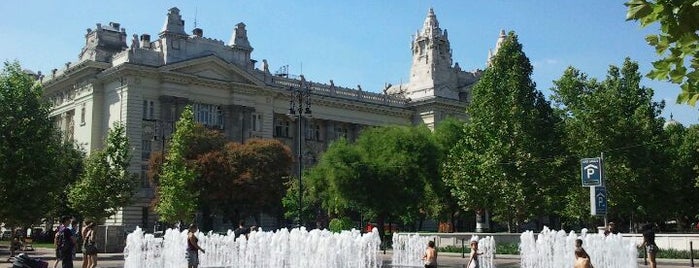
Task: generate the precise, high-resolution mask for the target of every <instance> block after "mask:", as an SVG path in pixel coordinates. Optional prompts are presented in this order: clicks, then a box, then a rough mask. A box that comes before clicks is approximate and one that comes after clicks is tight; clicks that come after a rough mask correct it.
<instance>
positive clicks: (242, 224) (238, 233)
mask: <svg viewBox="0 0 699 268" xmlns="http://www.w3.org/2000/svg"><path fill="white" fill-rule="evenodd" d="M249 233H250V228H247V227H245V220H240V221H239V222H238V228H237V229H235V231H233V235H235V238H233V239H234V240H237V239H238V237H239V236H241V235H245V239H248V234H249Z"/></svg>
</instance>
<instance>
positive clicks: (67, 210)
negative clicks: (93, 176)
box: [45, 141, 86, 219]
mask: <svg viewBox="0 0 699 268" xmlns="http://www.w3.org/2000/svg"><path fill="white" fill-rule="evenodd" d="M58 153H59V155H58V156H57V157H56V159H57V160H58V162H57V166H56V169H57V171H58V172H57V173H56V174H55V177H54V179H55V180H56V181H57V182H58V184H59V185H61V186H60V189H57V190H56V191H54V192H51V193H47V194H48V195H49V196H50V197H51V198H52V201H51V202H50V205H51V207H50V208H49V210H48V212H47V213H46V215H45V218H48V219H58V218H60V217H61V216H64V215H79V214H80V212H78V211H76V210H75V209H74V208H72V207H71V205H70V201H69V198H68V193H69V192H70V190H71V188H72V187H73V186H74V185H75V184H76V183H77V182H78V181H79V180H80V177H81V176H82V174H83V172H84V169H85V161H86V159H85V151H83V150H82V148H81V147H80V146H79V145H78V144H77V142H75V141H66V142H62V145H61V147H60V149H59V151H58Z"/></svg>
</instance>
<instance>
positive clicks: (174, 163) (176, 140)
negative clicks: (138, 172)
mask: <svg viewBox="0 0 699 268" xmlns="http://www.w3.org/2000/svg"><path fill="white" fill-rule="evenodd" d="M194 129H195V123H194V113H193V112H192V107H191V106H187V107H185V109H184V111H183V112H182V114H181V115H180V119H179V120H178V121H177V124H176V127H175V133H173V135H172V139H171V140H170V142H169V146H168V149H169V150H168V153H167V155H166V156H165V162H164V164H163V171H162V174H161V175H160V176H159V184H158V186H157V200H158V201H157V203H156V206H155V211H156V212H157V213H158V215H159V216H160V219H161V220H162V221H164V222H169V223H175V222H178V221H184V220H192V219H193V218H194V213H195V211H196V209H197V205H198V202H199V201H198V200H199V189H196V188H195V187H194V182H195V180H196V178H197V174H196V172H195V169H194V167H193V166H192V164H190V163H188V162H187V160H186V158H185V157H186V156H187V155H188V154H189V149H190V147H189V146H190V144H191V141H192V139H193V137H194Z"/></svg>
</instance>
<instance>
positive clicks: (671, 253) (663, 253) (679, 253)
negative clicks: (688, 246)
mask: <svg viewBox="0 0 699 268" xmlns="http://www.w3.org/2000/svg"><path fill="white" fill-rule="evenodd" d="M695 252H696V251H695ZM645 254H646V249H645V248H642V247H639V248H638V257H639V258H643V256H644V255H645ZM689 255H690V254H689V250H676V249H671V248H669V249H660V250H659V251H658V253H657V254H656V255H655V258H657V259H689Z"/></svg>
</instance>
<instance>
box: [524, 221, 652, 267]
mask: <svg viewBox="0 0 699 268" xmlns="http://www.w3.org/2000/svg"><path fill="white" fill-rule="evenodd" d="M578 238H580V239H582V240H583V248H584V249H585V251H587V253H588V255H590V260H591V261H592V265H593V266H594V267H597V268H604V267H608V268H635V267H638V263H637V262H636V258H637V256H638V251H637V249H636V245H635V244H634V242H633V241H628V240H624V239H622V236H621V235H614V234H610V235H608V236H605V235H604V234H600V233H597V234H588V233H587V229H583V230H582V232H581V234H580V236H578V235H576V234H575V232H572V231H571V232H570V233H567V234H566V232H565V231H553V230H549V228H548V227H544V229H543V230H542V231H541V233H539V235H538V236H537V238H534V232H532V231H527V232H524V233H522V235H521V236H520V244H519V252H520V257H521V267H523V268H558V267H573V264H574V263H575V254H574V251H575V240H576V239H578Z"/></svg>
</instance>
